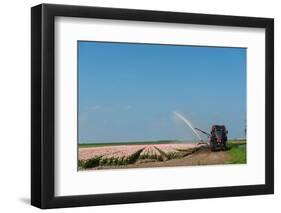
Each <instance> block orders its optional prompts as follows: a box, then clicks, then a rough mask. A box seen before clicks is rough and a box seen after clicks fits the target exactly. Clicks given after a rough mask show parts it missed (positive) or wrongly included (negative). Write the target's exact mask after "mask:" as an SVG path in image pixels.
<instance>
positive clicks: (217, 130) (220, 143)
mask: <svg viewBox="0 0 281 213" xmlns="http://www.w3.org/2000/svg"><path fill="white" fill-rule="evenodd" d="M227 133H228V131H227V130H226V128H225V126H224V125H213V126H212V129H211V134H210V140H209V142H210V147H211V150H212V151H215V150H221V149H223V150H225V149H226V142H227Z"/></svg>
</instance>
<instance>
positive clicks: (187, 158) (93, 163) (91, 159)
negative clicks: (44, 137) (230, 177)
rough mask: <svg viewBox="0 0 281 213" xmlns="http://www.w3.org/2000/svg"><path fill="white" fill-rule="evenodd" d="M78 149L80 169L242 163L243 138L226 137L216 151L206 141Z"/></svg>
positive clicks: (105, 145)
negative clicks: (222, 147) (222, 148)
mask: <svg viewBox="0 0 281 213" xmlns="http://www.w3.org/2000/svg"><path fill="white" fill-rule="evenodd" d="M78 153H79V156H78V158H79V159H78V169H79V170H88V169H115V168H147V167H163V166H188V165H214V164H234V163H236V164H243V163H246V141H245V140H239V141H234V140H232V141H229V142H228V149H227V150H226V151H216V152H211V151H210V149H209V146H208V145H207V144H195V143H172V142H171V141H161V142H126V143H107V144H80V145H79V152H78Z"/></svg>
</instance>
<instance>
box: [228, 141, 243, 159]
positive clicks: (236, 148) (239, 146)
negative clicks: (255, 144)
mask: <svg viewBox="0 0 281 213" xmlns="http://www.w3.org/2000/svg"><path fill="white" fill-rule="evenodd" d="M227 146H228V151H227V152H228V153H229V155H230V157H231V160H230V161H229V162H227V163H232V164H244V163H247V145H246V141H245V140H239V141H229V142H228V144H227Z"/></svg>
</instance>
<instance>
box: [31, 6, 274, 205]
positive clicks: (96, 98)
mask: <svg viewBox="0 0 281 213" xmlns="http://www.w3.org/2000/svg"><path fill="white" fill-rule="evenodd" d="M273 30H274V21H273V19H270V18H256V17H238V16H222V15H209V14H193V13H177V12H164V11H148V10H131V9H116V8H115V9H113V8H101V7H85V6H66V5H51V4H42V5H38V6H35V7H33V8H32V9H31V41H32V42H31V43H32V44H31V50H32V54H31V58H32V63H31V72H32V73H31V76H32V79H31V82H32V85H31V89H32V94H31V95H32V103H31V105H32V118H31V120H32V126H31V128H32V140H31V147H32V150H31V153H32V155H31V203H32V205H34V206H37V207H40V208H59V207H74V206H88V205H105V204H121V203H137V202H153V201H168V200H181V199H197V198H215V197H226V196H243V195H259V194H271V193H273V192H274V155H273V154H274V152H273V146H274V144H273V142H274V85H273V83H274V37H273V35H274V31H273Z"/></svg>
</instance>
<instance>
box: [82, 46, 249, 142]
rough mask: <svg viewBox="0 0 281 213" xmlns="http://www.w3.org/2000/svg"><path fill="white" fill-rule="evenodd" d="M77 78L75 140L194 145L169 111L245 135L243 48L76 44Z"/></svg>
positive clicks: (201, 125)
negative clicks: (150, 141)
mask: <svg viewBox="0 0 281 213" xmlns="http://www.w3.org/2000/svg"><path fill="white" fill-rule="evenodd" d="M78 75H79V102H78V106H79V112H78V120H79V129H78V130H79V143H84V142H96V143H98V142H114V141H116V142H120V141H144V140H166V139H167V140H168V139H177V140H196V136H195V135H194V134H193V133H192V131H191V130H190V129H188V127H186V126H185V125H184V123H183V122H182V121H181V120H179V119H178V118H176V117H175V116H174V115H173V111H177V112H179V113H181V114H182V115H184V116H185V117H186V118H187V119H189V120H190V121H191V122H192V124H193V125H194V126H195V127H199V128H202V129H204V130H207V131H209V130H210V127H211V125H212V124H225V125H226V127H227V128H228V130H229V137H230V138H242V137H245V135H244V127H245V117H246V49H245V48H218V47H200V46H175V45H156V44H153V45H152V44H130V43H111V42H86V41H79V42H78ZM202 137H203V138H204V136H202ZM205 139H206V138H205Z"/></svg>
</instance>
